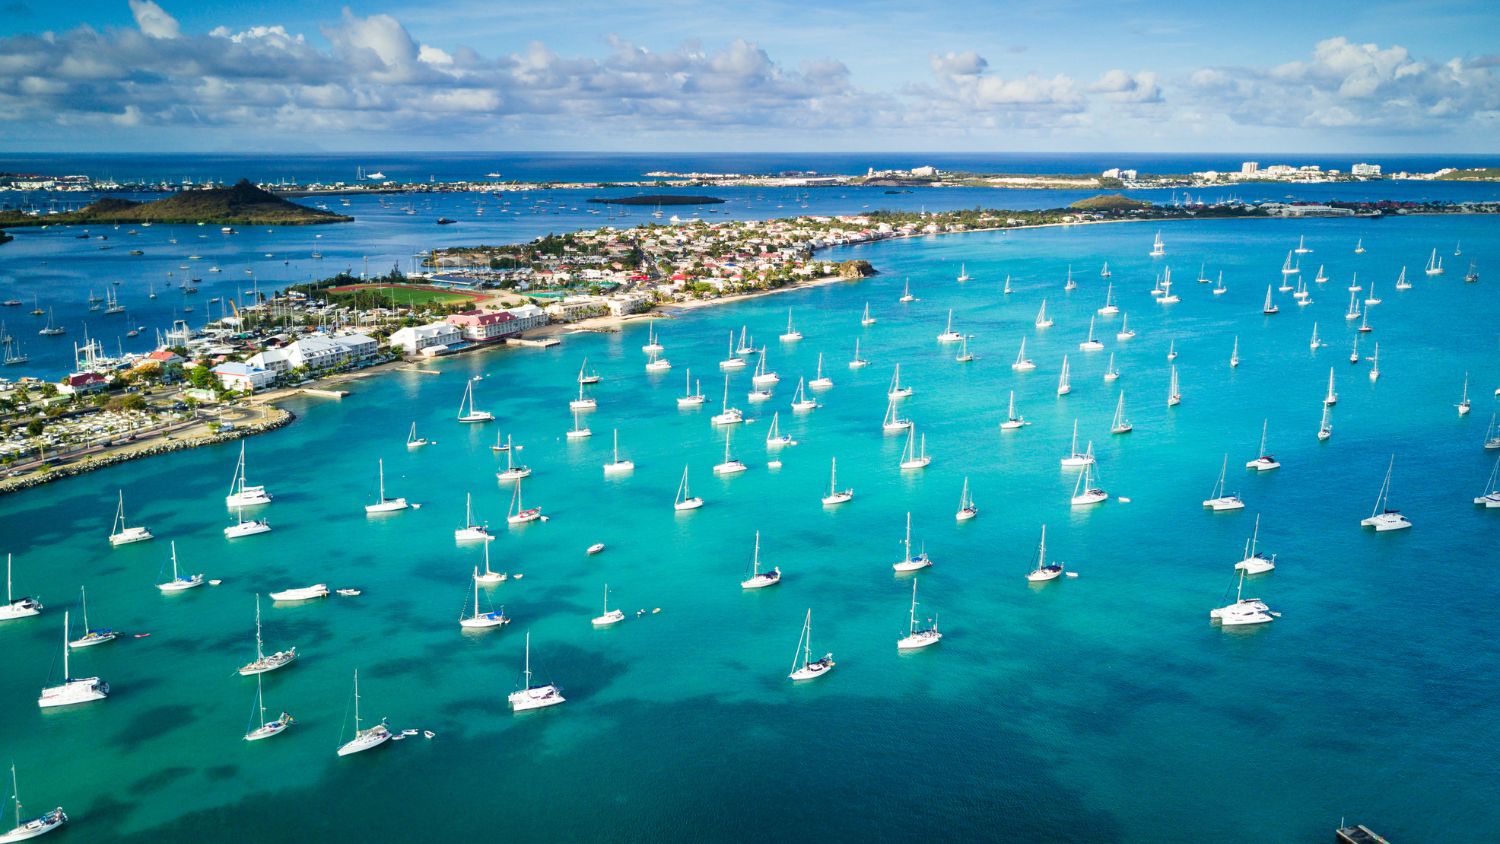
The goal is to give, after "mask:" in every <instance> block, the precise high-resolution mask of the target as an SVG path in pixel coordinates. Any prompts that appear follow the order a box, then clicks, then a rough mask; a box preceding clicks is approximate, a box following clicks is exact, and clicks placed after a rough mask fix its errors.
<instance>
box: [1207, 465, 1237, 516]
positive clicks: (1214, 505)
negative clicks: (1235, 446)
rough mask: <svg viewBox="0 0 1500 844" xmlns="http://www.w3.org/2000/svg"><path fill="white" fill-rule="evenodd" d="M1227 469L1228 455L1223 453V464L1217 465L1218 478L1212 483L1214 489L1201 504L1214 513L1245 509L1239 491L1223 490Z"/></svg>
mask: <svg viewBox="0 0 1500 844" xmlns="http://www.w3.org/2000/svg"><path fill="white" fill-rule="evenodd" d="M1228 469H1229V455H1228V454H1226V455H1224V464H1223V465H1222V466H1220V467H1219V480H1218V481H1217V482H1215V483H1214V491H1213V492H1212V493H1211V494H1210V497H1209V498H1208V499H1207V500H1205V501H1204V502H1203V506H1204V507H1207V508H1208V509H1210V510H1212V511H1214V512H1215V513H1225V512H1228V511H1230V510H1243V509H1245V502H1244V501H1242V500H1240V496H1239V493H1234V492H1229V493H1226V492H1225V491H1224V475H1225V473H1226V472H1227V471H1228Z"/></svg>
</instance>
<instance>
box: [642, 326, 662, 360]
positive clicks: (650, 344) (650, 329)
mask: <svg viewBox="0 0 1500 844" xmlns="http://www.w3.org/2000/svg"><path fill="white" fill-rule="evenodd" d="M663 348H664V347H663V346H662V344H661V343H660V342H658V341H657V339H656V319H655V318H654V317H653V318H651V319H648V320H646V345H644V346H642V347H641V351H642V352H645V353H646V354H648V355H652V354H656V353H657V352H660V351H662V349H663Z"/></svg>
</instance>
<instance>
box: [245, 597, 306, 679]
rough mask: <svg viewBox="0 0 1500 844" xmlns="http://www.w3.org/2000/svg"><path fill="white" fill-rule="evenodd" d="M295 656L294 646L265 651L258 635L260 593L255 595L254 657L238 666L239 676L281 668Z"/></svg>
mask: <svg viewBox="0 0 1500 844" xmlns="http://www.w3.org/2000/svg"><path fill="white" fill-rule="evenodd" d="M296 658H297V649H296V648H295V647H292V648H287V649H286V650H284V651H277V652H275V653H272V654H268V653H266V649H265V642H264V641H262V640H261V637H260V595H259V594H257V595H256V596H255V659H254V661H252V662H248V663H246V664H245V665H243V666H241V667H240V676H241V677H249V676H250V675H251V674H264V673H266V672H267V671H275V670H276V669H278V668H283V667H285V666H287V665H288V664H290V663H291V662H292V661H293V660H295V659H296Z"/></svg>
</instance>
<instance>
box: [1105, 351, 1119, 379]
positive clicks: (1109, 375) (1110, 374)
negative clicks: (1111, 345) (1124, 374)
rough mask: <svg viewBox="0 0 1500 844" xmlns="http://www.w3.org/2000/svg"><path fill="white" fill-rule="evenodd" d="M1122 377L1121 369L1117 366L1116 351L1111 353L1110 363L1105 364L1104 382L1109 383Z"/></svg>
mask: <svg viewBox="0 0 1500 844" xmlns="http://www.w3.org/2000/svg"><path fill="white" fill-rule="evenodd" d="M1119 377H1120V370H1118V369H1116V368H1115V353H1114V352H1110V353H1109V363H1108V364H1105V366H1104V383H1106V384H1109V383H1112V382H1114V381H1116V380H1118V379H1119Z"/></svg>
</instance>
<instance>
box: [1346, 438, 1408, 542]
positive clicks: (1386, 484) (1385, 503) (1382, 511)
mask: <svg viewBox="0 0 1500 844" xmlns="http://www.w3.org/2000/svg"><path fill="white" fill-rule="evenodd" d="M1395 469H1396V457H1395V455H1392V456H1391V462H1390V465H1388V466H1386V469H1385V480H1384V481H1383V482H1382V483H1381V484H1380V494H1379V495H1378V496H1376V497H1375V509H1374V510H1371V511H1370V516H1369V518H1367V519H1361V520H1360V522H1359V523H1360V525H1361V526H1363V527H1372V528H1375V530H1376V531H1380V532H1383V531H1388V530H1403V529H1405V528H1409V527H1411V520H1410V519H1408V518H1406V517H1405V516H1403V515H1401V511H1400V510H1396V509H1394V508H1392V507H1391V506H1390V494H1391V473H1392V472H1393V471H1395Z"/></svg>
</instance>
